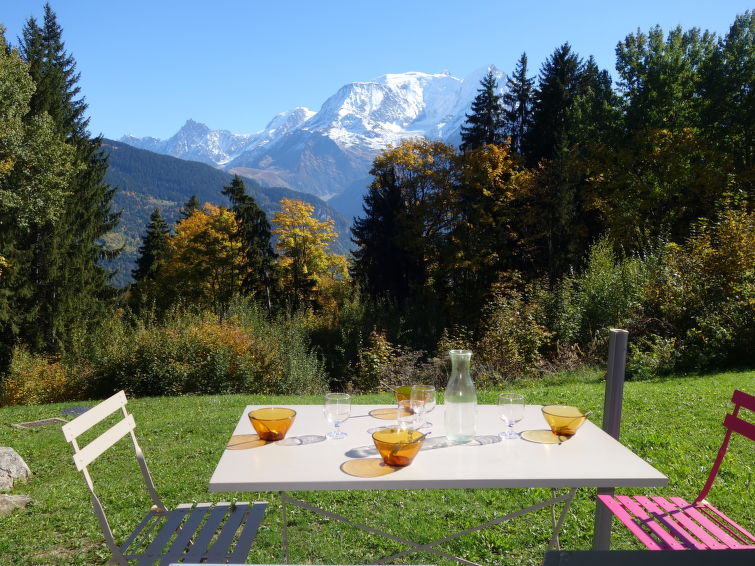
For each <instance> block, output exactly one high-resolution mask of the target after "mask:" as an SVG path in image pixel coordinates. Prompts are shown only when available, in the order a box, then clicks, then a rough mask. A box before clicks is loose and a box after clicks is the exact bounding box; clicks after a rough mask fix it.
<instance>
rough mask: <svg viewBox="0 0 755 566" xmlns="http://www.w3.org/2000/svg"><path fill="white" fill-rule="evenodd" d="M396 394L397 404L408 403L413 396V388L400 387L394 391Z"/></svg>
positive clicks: (407, 386) (408, 386)
mask: <svg viewBox="0 0 755 566" xmlns="http://www.w3.org/2000/svg"><path fill="white" fill-rule="evenodd" d="M393 391H394V393H396V402H397V403H400V402H401V401H406V400H408V399H409V397H410V396H411V394H412V386H411V385H399V386H398V387H396V388H395V389H394V390H393Z"/></svg>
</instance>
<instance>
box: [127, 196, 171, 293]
mask: <svg viewBox="0 0 755 566" xmlns="http://www.w3.org/2000/svg"><path fill="white" fill-rule="evenodd" d="M169 235H170V228H169V227H168V223H167V222H165V219H164V218H163V217H162V215H161V214H160V209H159V208H156V209H155V210H153V211H152V214H150V216H149V224H147V230H146V232H145V234H144V239H143V240H142V245H141V246H140V247H139V257H138V258H137V260H136V269H134V270H133V271H132V272H131V274H132V275H133V277H134V280H135V281H136V282H137V283H138V282H140V281H143V280H145V279H154V277H155V274H156V273H157V270H158V269H159V264H160V261H162V260H163V259H165V258H166V257H167V255H168V250H169V249H170V248H169V246H168V236H169Z"/></svg>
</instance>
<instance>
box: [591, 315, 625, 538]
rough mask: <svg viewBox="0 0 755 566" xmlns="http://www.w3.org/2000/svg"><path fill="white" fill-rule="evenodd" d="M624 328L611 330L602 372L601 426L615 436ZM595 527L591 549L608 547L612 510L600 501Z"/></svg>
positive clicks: (610, 492)
mask: <svg viewBox="0 0 755 566" xmlns="http://www.w3.org/2000/svg"><path fill="white" fill-rule="evenodd" d="M628 338H629V333H628V332H627V331H626V330H618V329H612V330H611V339H610V341H609V344H608V373H607V374H606V396H605V400H604V401H603V430H604V431H606V432H607V433H608V434H610V435H611V436H613V437H614V438H615V439H616V440H618V439H619V431H620V429H621V405H622V402H623V400H624V370H625V369H626V363H627V339H628ZM613 492H614V489H613V488H612V487H610V488H600V489H598V494H608V495H613ZM595 505H596V507H595V530H594V534H593V539H592V547H593V550H608V549H609V548H610V546H611V520H612V514H611V512H610V511H609V510H608V509H607V508H606V506H605V505H603V504H602V503H601V502H600V501H596V503H595Z"/></svg>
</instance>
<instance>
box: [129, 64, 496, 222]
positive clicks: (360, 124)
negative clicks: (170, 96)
mask: <svg viewBox="0 0 755 566" xmlns="http://www.w3.org/2000/svg"><path fill="white" fill-rule="evenodd" d="M489 68H493V69H494V72H495V73H496V74H497V78H498V85H499V88H501V89H502V87H503V86H504V84H505V77H504V75H503V73H502V72H500V71H498V70H497V69H495V67H492V66H491V67H485V68H482V69H480V70H478V71H476V72H475V73H473V74H471V75H470V76H468V77H465V78H464V79H460V78H457V77H454V76H452V75H451V74H449V73H448V72H444V73H439V74H427V73H420V72H409V73H402V74H388V75H383V76H381V77H378V78H376V79H374V80H372V81H366V82H355V83H350V84H347V85H344V86H343V87H341V88H340V89H339V90H338V92H336V93H335V94H334V95H333V96H331V97H330V98H328V99H327V100H326V101H325V102H324V103H323V105H322V107H321V108H320V110H319V111H318V112H313V111H312V110H309V109H308V108H303V107H299V108H295V109H294V110H291V111H290V112H284V113H282V114H279V115H278V116H276V117H274V118H273V119H272V120H271V121H270V123H269V124H268V125H267V126H266V127H265V129H264V130H262V131H260V132H256V133H254V134H233V133H231V132H229V131H227V130H211V129H209V128H208V127H207V126H205V125H204V124H200V123H197V122H195V121H193V120H189V121H187V122H186V124H184V126H183V127H182V128H181V129H180V130H179V131H178V133H176V134H175V135H174V136H173V137H171V138H170V139H168V140H164V141H163V140H159V139H156V138H151V137H148V138H135V137H132V136H124V137H122V138H121V141H122V142H125V143H128V144H129V145H132V146H135V147H138V148H141V149H147V150H150V151H154V152H156V153H163V154H167V155H172V156H174V157H179V158H182V159H190V160H194V161H201V162H204V163H208V164H211V165H215V166H216V167H219V168H222V169H225V170H227V171H229V172H232V173H237V174H239V175H242V176H246V177H250V178H254V179H256V180H257V181H259V182H260V183H262V184H265V185H271V186H284V187H288V188H292V189H295V190H299V191H303V192H308V193H311V194H315V195H317V196H319V197H321V198H324V199H332V203H331V204H332V205H333V206H334V207H336V208H339V209H340V210H342V211H343V212H344V213H345V214H346V215H347V216H348V217H351V216H354V215H356V214H358V213H359V212H360V211H361V209H360V204H361V201H362V195H363V193H364V191H365V189H366V187H367V184H368V183H369V174H368V172H369V169H370V166H371V164H372V160H373V159H374V157H375V156H376V155H377V154H378V153H379V152H380V151H382V150H383V149H384V148H385V147H386V146H387V145H389V144H393V145H395V144H397V143H399V142H400V141H401V140H402V139H407V138H415V137H427V138H430V139H442V140H445V141H447V142H449V143H452V144H458V143H459V139H460V138H459V131H460V127H461V125H462V124H463V123H464V121H465V120H466V114H467V113H468V112H469V108H470V105H471V103H472V100H473V99H474V97H475V96H476V94H477V90H478V89H479V88H480V80H481V79H482V78H483V76H484V75H485V74H486V73H487V72H488V69H489Z"/></svg>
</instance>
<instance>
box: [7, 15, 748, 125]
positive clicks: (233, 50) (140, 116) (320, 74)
mask: <svg viewBox="0 0 755 566" xmlns="http://www.w3.org/2000/svg"><path fill="white" fill-rule="evenodd" d="M0 4H2V6H1V7H0V23H2V24H3V25H5V27H6V38H7V39H8V40H9V41H10V42H11V43H13V44H16V43H17V41H16V39H17V37H18V36H20V34H21V29H22V27H23V24H24V22H25V21H26V19H27V18H28V17H29V16H34V17H36V18H37V20H38V21H40V22H41V20H42V15H43V10H42V6H43V1H42V0H0ZM50 5H51V6H52V7H53V10H54V11H55V12H56V14H57V16H58V22H59V23H60V25H61V26H62V27H63V38H64V40H65V42H66V47H67V49H68V51H69V53H71V54H72V55H73V56H74V58H75V59H76V62H77V69H78V71H79V72H80V73H81V80H80V86H81V88H82V92H83V94H84V96H85V97H86V100H87V103H88V104H89V115H90V118H91V121H90V130H91V131H92V133H94V134H98V133H102V134H104V135H105V136H106V137H111V138H118V137H120V136H121V135H123V134H127V133H130V134H133V135H137V136H146V135H152V136H155V137H159V138H167V137H169V136H171V135H172V134H174V133H175V132H176V131H177V130H178V129H179V128H180V127H181V126H182V125H183V123H184V122H185V121H186V120H187V119H189V118H192V119H194V120H197V121H199V122H203V123H205V124H207V125H208V126H209V127H210V128H213V129H227V130H231V131H233V132H234V133H250V132H255V131H258V130H260V129H262V128H264V127H265V125H266V124H267V122H268V121H269V120H270V119H271V118H273V116H275V115H276V114H278V113H280V112H283V111H286V110H290V109H292V108H294V107H296V106H307V107H309V108H311V109H313V110H318V109H319V108H320V106H321V105H322V103H323V102H324V101H325V99H326V98H327V97H328V96H330V95H331V94H333V93H335V92H336V90H337V89H338V88H340V87H341V86H342V85H344V84H346V83H348V82H353V81H365V80H370V79H372V78H374V77H377V76H379V75H383V74H386V73H401V72H406V71H423V72H428V73H438V72H442V71H444V70H447V71H449V72H450V73H451V74H453V75H455V76H457V77H462V78H463V77H464V76H466V75H467V74H470V73H472V72H473V71H475V70H476V69H479V68H481V67H485V66H487V65H489V64H491V63H492V64H495V65H496V66H498V67H499V68H500V69H502V70H503V71H505V72H510V71H511V70H512V69H513V67H514V65H515V64H516V61H517V59H518V58H519V55H520V54H521V53H522V52H523V51H524V52H526V53H527V56H528V58H529V64H530V70H531V74H533V75H534V74H536V72H537V70H538V69H539V68H540V65H541V64H542V62H543V61H544V60H545V59H546V58H547V57H548V56H549V55H550V54H551V53H552V52H553V50H554V49H555V48H556V47H557V46H559V45H561V44H562V43H564V42H566V41H568V42H569V43H570V44H571V45H572V47H573V48H574V50H575V51H576V52H577V53H579V55H580V56H582V57H584V58H586V57H587V56H589V55H594V56H595V58H596V60H597V62H598V64H599V65H600V66H601V68H606V69H609V70H610V71H613V69H614V64H615V55H614V53H615V52H614V50H615V47H616V44H617V43H618V42H619V41H621V40H622V39H624V38H625V37H626V35H627V34H629V33H633V32H635V31H636V30H637V29H638V28H639V29H640V30H642V31H644V32H647V31H648V30H649V29H650V28H651V27H652V26H654V25H656V24H658V25H660V26H661V27H662V28H663V29H664V30H669V29H671V28H673V27H676V26H677V25H681V26H682V28H684V29H689V28H691V27H699V28H702V29H708V30H710V31H712V32H716V33H718V34H719V35H723V34H725V33H726V32H727V31H728V29H729V26H730V25H731V23H732V22H733V21H734V18H735V16H736V15H737V14H741V13H744V12H745V10H748V9H752V8H753V6H752V5H751V0H750V1H749V2H748V1H739V0H686V1H678V0H652V1H647V0H633V1H621V2H618V1H614V0H572V1H571V2H565V1H556V0H535V1H530V2H513V1H511V0H473V1H464V0H458V1H451V0H400V1H396V0H378V1H374V2H366V1H360V0H348V1H347V0H319V1H306V2H305V1H292V0H266V1H264V2H263V1H259V0H246V1H242V0H214V1H209V0H180V1H176V0H150V1H144V0H128V2H126V1H123V2H118V1H114V2H107V1H103V0H50Z"/></svg>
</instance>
